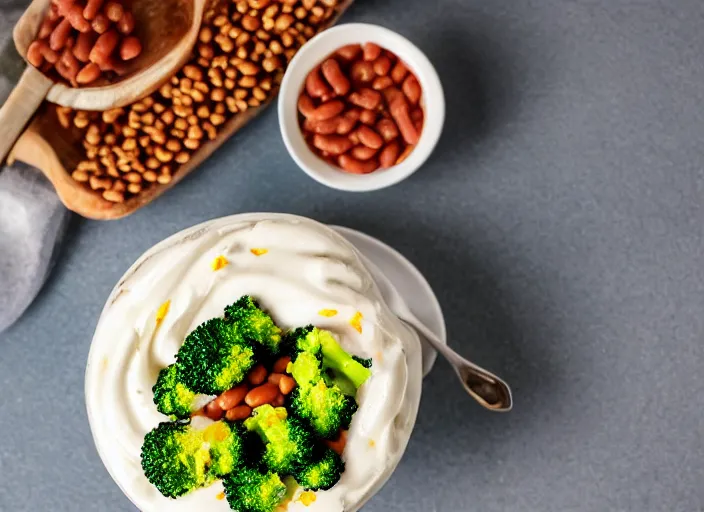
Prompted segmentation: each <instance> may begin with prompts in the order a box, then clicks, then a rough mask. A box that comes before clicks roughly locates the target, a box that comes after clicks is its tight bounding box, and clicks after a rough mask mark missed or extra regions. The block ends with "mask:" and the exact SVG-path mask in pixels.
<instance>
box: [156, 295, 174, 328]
mask: <svg viewBox="0 0 704 512" xmlns="http://www.w3.org/2000/svg"><path fill="white" fill-rule="evenodd" d="M170 307H171V300H167V301H166V302H164V303H163V304H162V305H161V306H159V309H158V310H157V312H156V325H159V324H161V322H163V321H164V318H166V315H167V314H168V313H169V308H170Z"/></svg>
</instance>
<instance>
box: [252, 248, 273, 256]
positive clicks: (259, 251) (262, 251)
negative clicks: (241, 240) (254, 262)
mask: <svg viewBox="0 0 704 512" xmlns="http://www.w3.org/2000/svg"><path fill="white" fill-rule="evenodd" d="M249 252H251V253H252V254H254V255H255V256H262V255H264V254H266V253H268V252H269V249H262V248H256V247H255V248H254V249H250V250H249Z"/></svg>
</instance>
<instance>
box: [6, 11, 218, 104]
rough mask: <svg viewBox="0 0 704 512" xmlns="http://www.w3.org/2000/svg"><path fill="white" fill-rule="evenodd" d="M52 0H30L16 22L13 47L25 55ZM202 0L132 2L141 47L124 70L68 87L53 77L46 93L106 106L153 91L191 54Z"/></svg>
mask: <svg viewBox="0 0 704 512" xmlns="http://www.w3.org/2000/svg"><path fill="white" fill-rule="evenodd" d="M50 4H51V0H34V1H33V2H32V3H31V4H30V6H29V7H28V8H27V10H26V11H25V12H24V14H23V15H22V17H21V18H20V19H19V21H18V22H17V25H15V28H14V30H13V33H12V37H13V39H14V42H15V48H17V51H18V52H19V54H20V55H21V56H22V58H24V59H25V60H26V55H27V49H28V48H29V45H30V44H31V43H32V41H34V39H35V37H36V35H37V32H38V31H39V27H40V25H41V23H42V20H43V19H44V15H45V13H46V11H47V10H48V8H49V6H50ZM205 5H206V0H169V1H164V0H139V1H138V2H134V4H133V5H132V12H133V14H134V17H135V20H136V23H135V32H134V35H136V36H137V37H138V38H139V40H140V42H141V43H142V53H141V54H140V55H139V56H138V57H137V58H135V59H134V60H132V61H129V62H128V64H127V65H128V68H127V73H126V74H125V75H124V76H122V77H120V78H119V79H118V80H116V81H115V82H113V83H106V82H103V83H98V84H97V85H95V86H90V87H79V88H75V87H70V86H68V85H66V84H64V83H58V82H52V85H51V87H50V89H49V91H48V92H47V95H46V99H47V100H49V101H50V102H51V103H55V104H57V105H61V106H62V107H71V108H75V109H80V110H108V109H111V108H116V107H123V106H125V105H127V104H129V103H132V102H134V101H138V100H139V99H141V98H143V97H144V96H147V95H149V94H151V93H152V92H154V91H155V90H156V89H158V88H159V86H160V85H161V84H162V83H163V82H164V80H166V79H167V78H168V77H170V76H171V75H173V74H174V73H175V72H176V71H177V70H178V69H179V68H181V66H183V64H185V62H186V60H188V57H189V55H190V52H191V49H192V48H193V45H194V44H195V41H196V38H197V37H198V31H199V30H200V25H201V21H202V19H203V10H204V8H205Z"/></svg>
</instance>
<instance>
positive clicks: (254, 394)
mask: <svg viewBox="0 0 704 512" xmlns="http://www.w3.org/2000/svg"><path fill="white" fill-rule="evenodd" d="M278 395H279V387H278V386H276V385H274V384H271V383H269V382H267V383H266V384H262V385H261V386H258V387H256V388H254V389H252V390H250V391H249V393H247V396H245V397H244V401H245V403H246V404H247V405H248V406H250V407H251V408H253V409H254V408H255V407H259V406H260V405H264V404H270V403H271V402H272V401H273V400H274V399H275V398H276V397H277V396H278Z"/></svg>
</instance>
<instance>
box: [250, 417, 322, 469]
mask: <svg viewBox="0 0 704 512" xmlns="http://www.w3.org/2000/svg"><path fill="white" fill-rule="evenodd" d="M244 426H245V427H246V428H247V430H249V431H253V432H256V433H257V435H258V436H259V438H260V439H261V441H262V442H263V443H264V453H263V454H262V461H263V463H264V465H265V466H266V467H267V468H268V469H269V470H271V471H275V472H277V473H280V474H282V475H287V474H291V473H294V472H295V471H296V470H298V469H299V468H301V467H303V466H304V465H306V464H308V463H309V462H310V460H311V457H312V453H313V438H312V436H311V435H310V433H309V432H308V431H307V430H306V429H305V427H304V426H303V425H302V424H301V423H300V422H298V421H297V420H296V419H295V418H289V417H288V413H287V412H286V409H285V408H283V407H277V408H274V407H272V406H271V405H268V404H266V405H262V406H259V407H257V408H256V409H254V411H253V416H252V417H251V418H248V419H247V420H245V422H244Z"/></svg>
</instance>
